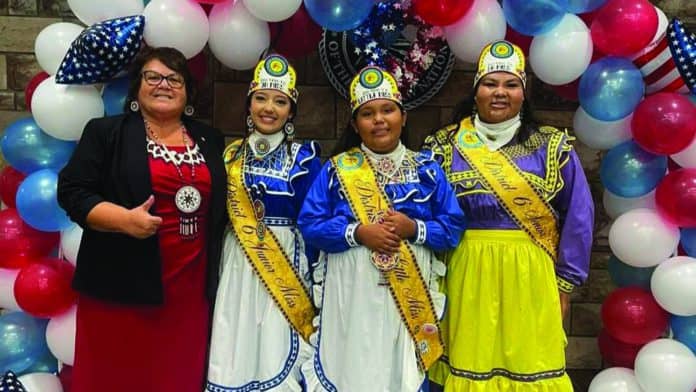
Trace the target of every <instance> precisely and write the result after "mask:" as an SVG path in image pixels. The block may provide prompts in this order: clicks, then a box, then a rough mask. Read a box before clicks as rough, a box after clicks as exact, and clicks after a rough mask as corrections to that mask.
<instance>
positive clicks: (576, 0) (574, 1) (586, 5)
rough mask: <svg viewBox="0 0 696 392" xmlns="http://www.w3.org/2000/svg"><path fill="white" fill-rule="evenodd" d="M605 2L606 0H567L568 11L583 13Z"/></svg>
mask: <svg viewBox="0 0 696 392" xmlns="http://www.w3.org/2000/svg"><path fill="white" fill-rule="evenodd" d="M606 2H607V0H568V12H570V13H571V14H583V13H585V12H590V11H594V10H596V9H597V8H599V7H601V6H603V5H604V3H606Z"/></svg>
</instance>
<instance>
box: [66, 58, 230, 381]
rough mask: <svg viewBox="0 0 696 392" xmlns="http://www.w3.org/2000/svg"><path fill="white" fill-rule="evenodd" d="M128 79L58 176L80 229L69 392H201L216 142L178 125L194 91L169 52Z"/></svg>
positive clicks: (219, 195) (216, 204)
mask: <svg viewBox="0 0 696 392" xmlns="http://www.w3.org/2000/svg"><path fill="white" fill-rule="evenodd" d="M130 77H131V86H130V89H129V96H128V101H127V104H126V105H127V109H126V112H127V113H126V114H123V115H119V116H113V117H106V118H100V119H94V120H91V121H90V122H89V123H88V124H87V126H86V127H85V130H84V132H83V134H82V138H81V139H80V143H79V145H78V147H77V149H76V150H75V153H74V155H73V157H72V159H71V160H70V162H69V163H68V165H67V166H66V167H65V168H64V169H63V170H62V171H61V173H60V176H59V182H58V201H59V203H60V205H61V206H62V207H63V208H64V209H65V210H66V212H67V213H68V214H69V215H70V217H71V219H72V220H74V221H75V222H77V223H78V224H79V225H80V226H82V227H83V229H84V234H83V237H82V242H81V244H80V249H79V253H78V257H77V270H76V272H75V279H74V282H73V286H74V287H75V289H77V290H78V291H79V293H80V297H79V300H78V308H77V336H76V344H75V362H74V369H73V386H72V391H73V392H82V391H89V392H92V391H102V392H108V391H119V392H121V391H130V390H147V391H174V390H175V391H199V390H201V389H202V387H203V380H204V367H205V363H206V348H207V341H208V331H209V323H210V320H209V314H210V312H209V310H210V304H209V299H210V298H214V296H215V290H216V284H217V276H218V268H219V267H218V265H219V259H220V249H221V243H222V240H221V239H222V233H223V230H224V227H225V224H226V219H227V218H226V216H227V214H226V213H225V192H226V190H225V169H224V165H223V162H222V152H223V150H224V139H223V137H222V136H221V135H220V133H219V132H218V131H217V130H215V129H213V128H211V127H209V126H207V125H205V124H202V123H199V122H196V121H193V120H191V119H189V118H187V117H188V116H190V115H191V114H192V112H193V110H192V106H191V102H192V101H193V98H194V81H193V79H192V77H191V74H190V73H189V71H188V69H187V65H186V58H185V57H184V56H183V55H182V54H181V53H180V52H178V51H177V50H176V49H172V48H157V49H151V50H149V51H147V52H144V53H141V55H140V56H139V57H138V58H137V59H136V60H135V62H134V64H133V67H132V70H131V72H130ZM66 115H69V114H67V113H66Z"/></svg>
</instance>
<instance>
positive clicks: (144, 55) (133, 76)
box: [123, 47, 197, 113]
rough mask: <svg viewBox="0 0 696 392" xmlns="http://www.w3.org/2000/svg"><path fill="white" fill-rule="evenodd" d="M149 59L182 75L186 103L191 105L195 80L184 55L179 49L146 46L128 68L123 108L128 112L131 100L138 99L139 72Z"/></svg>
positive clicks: (194, 99) (194, 96)
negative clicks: (126, 93) (128, 81)
mask: <svg viewBox="0 0 696 392" xmlns="http://www.w3.org/2000/svg"><path fill="white" fill-rule="evenodd" d="M151 60H159V61H160V62H162V64H164V65H166V66H167V67H168V68H170V69H171V70H172V71H174V72H176V73H178V74H180V75H181V76H183V77H184V86H185V88H186V104H187V105H193V103H194V102H195V101H196V94H197V91H196V82H195V80H194V79H193V76H192V75H191V71H189V69H188V63H187V62H186V57H185V56H184V55H183V54H182V53H181V52H180V51H178V50H177V49H174V48H167V47H161V48H150V47H146V48H145V49H143V50H141V51H140V53H138V55H137V56H136V57H135V60H133V63H131V66H130V68H129V70H128V79H129V80H130V84H129V85H128V95H127V96H126V103H125V104H124V107H123V110H124V111H125V112H126V113H128V112H129V111H130V103H131V101H136V100H137V99H138V92H139V91H140V84H141V83H142V81H143V78H142V76H141V74H140V73H141V72H142V71H143V67H144V66H145V64H147V63H148V62H150V61H151Z"/></svg>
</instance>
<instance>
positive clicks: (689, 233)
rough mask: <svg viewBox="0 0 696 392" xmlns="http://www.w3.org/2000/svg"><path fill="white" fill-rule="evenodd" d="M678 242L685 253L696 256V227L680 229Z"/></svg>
mask: <svg viewBox="0 0 696 392" xmlns="http://www.w3.org/2000/svg"><path fill="white" fill-rule="evenodd" d="M680 242H681V246H682V248H684V252H686V254H687V255H689V256H691V257H696V229H682V230H681V238H680Z"/></svg>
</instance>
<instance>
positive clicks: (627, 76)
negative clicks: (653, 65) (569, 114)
mask: <svg viewBox="0 0 696 392" xmlns="http://www.w3.org/2000/svg"><path fill="white" fill-rule="evenodd" d="M644 93H645V82H643V75H641V73H640V71H639V70H638V68H636V66H635V65H633V63H632V62H631V61H630V60H628V59H626V58H623V57H613V56H609V57H604V58H602V59H600V60H598V61H597V62H595V63H592V64H590V66H589V67H587V70H585V73H583V74H582V76H581V77H580V85H579V87H578V98H579V100H580V106H582V108H583V109H585V111H586V112H587V114H589V115H590V116H592V117H594V118H596V119H597V120H602V121H615V120H619V119H622V118H624V117H626V116H628V115H629V114H631V113H632V112H633V110H634V109H635V108H636V106H637V105H638V103H639V102H640V101H641V100H642V99H643V94H644Z"/></svg>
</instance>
